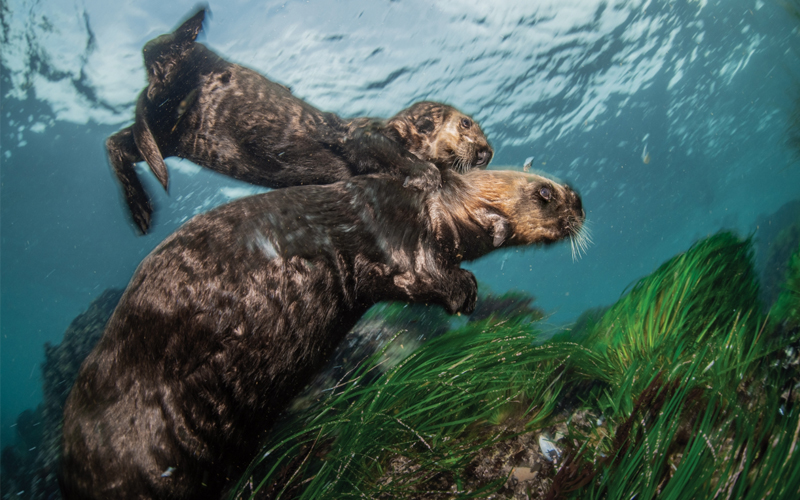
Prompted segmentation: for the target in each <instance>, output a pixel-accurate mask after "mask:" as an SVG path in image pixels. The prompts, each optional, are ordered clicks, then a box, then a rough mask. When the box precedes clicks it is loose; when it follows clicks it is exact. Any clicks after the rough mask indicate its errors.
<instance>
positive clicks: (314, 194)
mask: <svg viewBox="0 0 800 500" xmlns="http://www.w3.org/2000/svg"><path fill="white" fill-rule="evenodd" d="M583 221H584V212H583V209H582V206H581V199H580V197H579V196H578V195H577V194H576V193H575V192H574V191H573V190H572V189H570V188H569V187H568V186H566V185H559V184H557V183H554V182H553V181H550V180H548V179H545V178H543V177H539V176H535V175H529V174H524V173H519V172H497V171H486V170H472V171H470V172H468V173H467V174H464V175H461V174H458V173H456V172H455V171H453V170H445V171H443V172H442V186H441V187H440V188H438V189H431V190H410V189H408V188H406V187H404V180H403V179H400V178H398V177H396V176H393V175H390V174H371V175H363V176H357V177H353V178H352V179H350V180H348V181H342V182H337V183H335V184H330V185H326V186H301V187H291V188H287V189H279V190H274V191H271V192H269V193H265V194H261V195H256V196H252V197H249V198H243V199H240V200H237V201H234V202H232V203H229V204H227V205H224V206H221V207H218V208H216V209H214V210H212V211H210V212H208V213H206V214H201V215H198V216H196V217H195V218H193V219H192V220H190V221H189V222H187V223H186V224H185V225H183V226H182V227H181V228H180V229H178V230H177V231H176V232H175V233H173V234H172V235H171V236H170V237H168V238H167V239H166V240H165V241H164V242H163V243H161V244H160V245H159V246H158V247H157V248H156V249H155V250H154V251H153V252H152V253H151V254H150V255H149V256H148V257H147V258H145V259H144V261H143V262H142V263H141V265H140V266H139V268H138V269H137V270H136V273H135V274H134V276H133V278H132V279H131V282H130V284H129V285H128V288H127V289H126V291H125V293H124V295H123V297H122V299H121V301H120V303H119V305H118V306H117V309H116V311H115V312H114V314H113V316H112V317H111V319H110V320H109V322H108V325H107V327H106V330H105V333H104V335H103V338H102V339H101V340H100V342H99V343H98V345H97V347H96V348H95V349H94V351H93V352H92V353H91V354H90V355H89V357H88V358H87V359H86V361H85V362H84V363H83V365H82V367H81V371H80V374H79V376H78V379H77V381H76V383H75V386H74V387H73V389H72V392H71V393H70V395H69V398H68V400H67V403H66V407H65V413H64V435H63V454H62V469H61V476H60V479H61V485H62V491H63V493H64V497H65V498H66V499H72V498H80V499H91V498H98V499H100V498H103V499H105V498H116V499H134V498H135V499H140V498H160V499H192V498H218V497H219V496H220V494H221V492H223V491H224V490H225V488H226V487H227V485H229V484H230V482H231V481H236V479H237V477H238V475H239V474H241V472H242V471H243V470H244V468H245V467H246V465H247V464H248V462H249V461H250V460H251V459H252V458H253V457H254V455H255V454H256V453H257V451H258V445H259V443H260V442H261V440H262V439H263V437H264V436H265V434H266V433H267V432H268V431H269V429H270V427H271V426H272V425H273V423H274V421H275V419H276V418H277V416H278V414H279V413H280V412H281V411H282V410H283V409H284V408H286V406H287V404H288V403H289V401H290V400H291V399H292V398H293V397H294V396H296V395H297V394H298V393H299V392H300V391H301V390H302V389H303V387H304V386H305V385H306V384H307V383H308V382H309V381H310V380H311V379H312V378H313V376H314V375H315V373H316V372H318V371H319V369H320V368H322V366H323V365H324V364H325V362H326V361H327V360H328V358H329V357H330V356H331V354H332V353H333V350H334V348H335V347H336V345H337V344H338V343H339V341H340V340H341V339H342V338H343V337H344V335H345V334H346V333H347V332H348V331H349V330H350V329H351V328H352V327H353V326H354V325H355V323H356V322H357V321H358V319H359V318H360V317H361V316H362V315H363V314H364V313H365V312H366V311H367V310H368V309H369V308H370V307H371V306H372V305H374V304H375V303H377V302H379V301H384V300H401V301H407V302H419V303H428V304H440V305H441V306H443V307H444V308H445V310H446V311H447V312H449V313H451V314H452V313H457V312H462V313H466V314H469V313H470V312H472V311H473V309H474V307H475V301H476V297H477V282H476V280H475V277H474V276H473V275H472V273H471V272H469V271H467V270H465V269H461V267H460V264H461V262H463V261H469V260H472V259H476V258H478V257H481V256H482V255H486V254H488V253H490V252H491V251H493V250H495V249H497V248H505V247H510V246H519V245H547V244H550V243H554V242H556V241H559V240H562V239H565V238H572V237H574V236H576V235H577V234H579V233H580V231H581V227H582V224H583Z"/></svg>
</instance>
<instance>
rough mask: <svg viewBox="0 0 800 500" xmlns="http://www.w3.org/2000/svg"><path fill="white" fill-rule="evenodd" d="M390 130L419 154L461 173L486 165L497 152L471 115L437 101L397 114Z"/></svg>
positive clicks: (426, 159) (439, 165)
mask: <svg viewBox="0 0 800 500" xmlns="http://www.w3.org/2000/svg"><path fill="white" fill-rule="evenodd" d="M387 134H388V135H390V136H391V137H392V138H393V139H395V140H396V141H397V142H399V143H400V144H402V145H403V146H404V147H405V148H406V149H408V150H409V151H411V152H412V153H413V154H414V155H415V156H416V157H417V158H419V159H421V160H424V161H429V162H431V163H433V164H434V165H436V166H437V167H439V168H440V169H446V168H453V169H454V170H456V171H458V172H461V173H464V172H467V171H469V170H471V169H473V168H486V166H487V165H488V164H489V161H491V159H492V155H493V154H494V151H493V150H492V147H491V146H490V145H489V141H488V140H486V136H485V135H484V134H483V131H482V130H481V128H480V126H479V125H478V124H477V123H476V122H475V121H474V120H473V119H472V118H470V117H469V116H467V115H465V114H464V113H462V112H460V111H459V110H457V109H455V108H454V107H452V106H448V105H446V104H440V103H438V102H430V101H423V102H418V103H416V104H414V105H412V106H411V107H410V108H407V109H404V110H403V111H401V112H400V113H398V114H396V115H395V116H394V117H392V118H391V119H390V120H389V121H388V123H387Z"/></svg>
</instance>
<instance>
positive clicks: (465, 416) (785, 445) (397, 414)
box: [238, 233, 800, 500]
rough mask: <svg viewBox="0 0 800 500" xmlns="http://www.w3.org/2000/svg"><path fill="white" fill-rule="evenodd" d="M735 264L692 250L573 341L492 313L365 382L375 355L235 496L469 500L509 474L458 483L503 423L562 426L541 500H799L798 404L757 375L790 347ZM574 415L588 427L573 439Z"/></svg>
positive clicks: (722, 240)
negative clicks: (588, 417)
mask: <svg viewBox="0 0 800 500" xmlns="http://www.w3.org/2000/svg"><path fill="white" fill-rule="evenodd" d="M751 261H752V256H751V251H750V242H749V241H747V240H746V241H741V240H739V239H737V238H736V237H735V236H733V235H731V234H729V233H721V234H718V235H715V236H712V237H711V238H708V239H706V240H703V241H701V242H699V243H697V244H696V245H694V246H693V247H692V248H691V249H689V250H688V251H687V252H686V253H684V254H681V255H679V256H677V257H675V258H673V259H671V260H670V261H668V262H667V263H665V264H664V265H662V266H661V267H660V268H659V269H658V270H656V271H655V272H654V273H652V274H651V275H650V276H648V277H646V278H644V279H643V280H641V281H640V282H638V283H637V284H636V285H635V286H634V287H633V288H632V289H631V290H630V292H629V293H627V294H626V295H625V296H623V297H622V298H621V299H620V300H619V301H618V302H617V303H616V304H615V305H613V306H612V307H611V308H609V309H608V310H607V311H605V313H604V314H603V315H602V316H601V317H600V318H599V319H597V320H596V321H592V322H589V323H587V325H586V326H585V327H584V332H583V333H582V335H581V336H580V337H581V338H580V342H570V341H567V340H564V339H563V336H559V337H558V338H557V339H554V340H552V341H549V342H547V343H545V344H542V345H539V346H536V345H534V342H533V341H534V339H535V337H536V332H535V323H534V324H530V323H527V322H524V321H515V320H514V318H509V319H508V321H503V320H500V319H499V318H498V317H497V316H494V317H493V318H492V320H491V321H483V322H476V323H467V324H466V325H465V326H463V327H461V328H459V329H457V330H451V331H449V332H447V333H445V334H443V335H442V336H440V337H438V338H435V339H433V340H430V341H428V342H427V343H425V344H423V345H422V347H420V348H419V349H418V350H417V351H416V352H414V353H413V354H411V355H410V356H408V357H407V358H405V359H404V360H402V361H400V362H399V363H398V364H396V365H395V366H393V367H392V368H390V369H388V370H386V371H385V372H383V373H381V374H380V375H377V376H376V375H375V373H376V372H378V371H380V370H376V368H377V367H379V366H381V363H382V362H383V361H384V360H385V359H386V349H384V351H382V352H380V353H378V354H376V355H375V356H373V357H372V358H370V359H368V360H367V361H365V362H364V363H362V364H361V365H360V366H359V367H358V368H357V370H356V371H355V373H354V374H352V376H351V377H350V378H349V379H347V381H346V382H343V383H342V384H340V385H339V386H337V387H334V389H333V390H332V391H329V396H328V397H327V398H325V399H324V400H323V401H322V402H321V403H320V404H319V405H318V406H317V407H315V408H311V409H309V410H307V412H306V413H305V414H303V415H301V416H300V417H297V418H295V419H293V420H291V421H287V422H286V423H285V424H284V425H282V426H279V428H278V429H276V431H275V432H273V433H272V435H271V436H270V441H269V443H267V445H266V448H265V449H264V453H263V454H262V457H260V459H259V460H257V461H256V462H255V463H254V464H253V469H252V470H251V471H250V472H248V474H246V475H245V477H244V479H243V480H242V482H241V483H240V486H239V488H238V495H239V496H240V497H242V498H248V497H250V496H251V494H253V493H262V494H263V493H265V492H266V493H268V495H267V496H268V497H271V498H332V499H339V498H352V497H359V498H480V497H484V496H487V495H489V494H490V493H491V492H494V491H497V490H498V489H499V488H501V487H502V486H503V484H504V483H505V480H506V479H507V478H506V477H498V478H497V479H496V480H495V481H493V482H492V481H490V482H484V483H480V482H475V481H471V480H470V478H469V475H468V474H467V473H466V471H467V470H468V467H469V464H470V462H471V461H472V460H473V458H474V457H475V456H476V455H477V454H478V453H479V452H480V450H482V449H484V448H486V447H487V446H492V445H493V444H495V443H496V442H497V441H498V440H500V439H505V438H508V437H511V436H513V432H509V430H508V429H509V427H510V426H506V425H505V424H506V422H507V421H508V420H517V421H523V422H524V425H523V426H522V427H521V428H522V430H521V431H520V430H519V429H520V426H516V427H515V429H516V430H515V431H514V432H527V431H535V430H539V429H542V428H543V427H546V426H549V425H553V424H554V423H556V422H557V421H562V422H564V421H566V422H567V425H568V432H567V438H566V439H565V440H562V441H561V442H560V444H559V446H561V447H562V448H564V451H565V459H564V461H563V463H562V464H560V470H559V472H558V473H557V474H555V476H554V477H551V483H552V487H551V491H550V493H551V497H553V498H554V497H557V496H561V497H570V496H571V497H574V498H613V499H617V498H620V499H626V500H627V499H630V498H637V499H641V498H656V497H657V498H667V499H679V498H681V499H682V498H767V497H768V498H800V447H799V446H798V445H799V444H800V443H798V434H800V414H799V413H800V405H798V404H796V399H797V398H796V396H792V393H791V391H790V392H788V396H787V392H786V388H787V387H792V386H793V385H794V384H796V383H797V378H800V375H798V374H797V370H795V371H791V370H786V369H785V367H781V366H779V365H780V364H777V365H776V363H774V362H773V358H774V353H775V352H776V351H777V350H779V349H782V348H783V347H784V346H785V345H787V344H788V343H789V342H791V341H796V339H795V338H786V339H784V342H783V344H776V343H774V342H773V343H771V342H765V341H764V339H765V338H767V337H768V336H769V332H765V331H764V329H765V328H767V325H768V322H766V321H764V319H763V318H762V317H761V314H760V311H759V309H758V307H759V304H758V301H757V298H756V297H757V284H756V281H755V276H754V273H753V270H752V262H751ZM794 272H795V275H796V271H794ZM795 336H796V334H795ZM557 404H561V405H562V406H563V405H567V406H570V408H567V409H563V408H561V409H557ZM578 409H582V410H587V411H588V412H590V414H593V415H596V416H602V418H601V420H599V421H598V423H597V425H592V426H591V428H586V427H580V426H578V425H573V424H572V423H571V418H570V416H569V414H570V412H574V411H577V410H578ZM543 473H544V472H543ZM504 491H506V494H508V491H509V490H504Z"/></svg>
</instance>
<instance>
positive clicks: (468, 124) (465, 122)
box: [461, 118, 472, 128]
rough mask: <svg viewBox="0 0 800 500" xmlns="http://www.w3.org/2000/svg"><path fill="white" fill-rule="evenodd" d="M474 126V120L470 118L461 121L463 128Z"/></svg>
mask: <svg viewBox="0 0 800 500" xmlns="http://www.w3.org/2000/svg"><path fill="white" fill-rule="evenodd" d="M471 126H472V120H470V119H469V118H462V119H461V127H462V128H470V127H471Z"/></svg>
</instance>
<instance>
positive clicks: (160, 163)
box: [133, 94, 169, 191]
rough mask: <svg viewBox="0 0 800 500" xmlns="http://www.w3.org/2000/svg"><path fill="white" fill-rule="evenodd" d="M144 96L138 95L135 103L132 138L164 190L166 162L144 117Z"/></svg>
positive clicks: (167, 186)
mask: <svg viewBox="0 0 800 500" xmlns="http://www.w3.org/2000/svg"><path fill="white" fill-rule="evenodd" d="M145 101H146V97H145V96H144V94H142V95H140V96H139V102H138V103H137V105H136V119H135V121H134V122H133V140H134V141H135V142H136V147H137V148H138V149H139V153H140V154H141V155H142V157H143V158H144V161H146V162H147V165H149V166H150V170H152V171H153V174H155V176H156V178H157V179H158V182H160V183H161V185H162V186H164V191H167V190H168V188H169V172H168V171H167V164H166V163H164V157H163V156H162V155H161V150H160V149H159V148H158V143H157V142H156V138H155V137H154V136H153V132H152V131H151V130H150V125H148V123H147V119H146V118H145V110H146V109H147V107H146V102H145Z"/></svg>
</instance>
